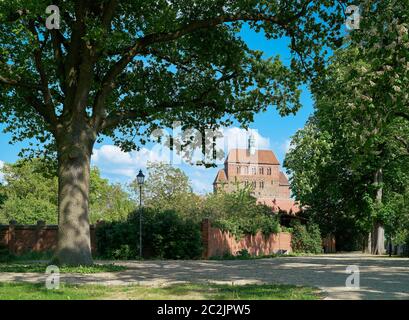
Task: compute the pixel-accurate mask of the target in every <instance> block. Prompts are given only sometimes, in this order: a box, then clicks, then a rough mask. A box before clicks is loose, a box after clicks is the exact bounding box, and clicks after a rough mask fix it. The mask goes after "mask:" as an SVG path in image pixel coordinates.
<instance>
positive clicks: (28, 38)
mask: <svg viewBox="0 0 409 320" xmlns="http://www.w3.org/2000/svg"><path fill="white" fill-rule="evenodd" d="M341 3H342V2H341V1H335V0H334V1H330V0H325V1H322V0H320V1H313V0H302V1H293V0H287V1H282V0H280V1H261V0H260V1H255V0H251V1H247V0H237V1H213V0H182V1H153V0H152V1H146V0H126V1H117V0H98V1H88V0H86V1H83V0H81V1H79V0H77V1H55V2H54V4H55V5H57V6H58V7H59V11H60V13H61V17H62V20H61V29H52V30H48V29H46V27H45V20H46V18H47V16H46V14H45V8H46V7H47V6H48V5H49V2H48V1H44V0H35V1H19V0H17V1H16V0H6V1H1V3H0V85H1V87H0V88H1V90H0V112H1V118H0V121H1V122H2V123H5V124H6V125H7V128H6V131H9V132H12V133H13V134H14V138H13V140H15V141H16V140H17V141H18V140H23V139H26V138H37V139H38V141H39V142H40V143H45V144H46V145H48V146H50V147H51V150H52V151H54V152H56V154H57V158H58V179H59V180H58V181H59V189H58V190H59V195H58V199H59V205H58V208H59V236H58V249H57V256H58V260H59V261H60V262H61V263H66V264H90V263H92V258H91V250H90V237H89V215H88V204H89V178H90V175H89V172H90V158H91V153H92V149H93V146H94V143H95V142H96V141H97V140H100V139H101V138H102V137H103V136H104V135H107V136H110V137H111V138H112V139H113V140H114V141H115V142H116V143H117V144H118V145H120V146H121V147H122V148H123V149H124V150H129V149H131V148H136V147H137V142H136V141H134V140H133V139H132V138H133V137H135V136H137V137H139V138H140V141H141V142H142V143H143V142H144V141H145V139H146V137H145V135H149V133H150V132H151V131H152V130H154V129H156V128H157V127H158V126H169V125H170V124H171V123H172V122H173V121H180V122H181V123H182V125H183V126H184V127H189V126H191V127H194V128H196V129H202V128H203V127H204V126H206V125H207V126H215V125H216V124H220V123H221V122H220V121H219V120H220V119H223V120H224V121H223V123H224V124H228V123H231V120H232V117H230V116H229V115H234V117H235V118H236V119H238V121H239V122H241V123H243V124H246V123H248V121H251V120H252V119H253V114H254V113H255V112H257V111H261V110H266V109H267V107H269V106H276V107H277V109H278V110H279V112H280V114H282V115H285V114H288V113H292V112H296V111H297V109H298V108H299V106H300V103H299V95H300V91H299V89H298V88H299V85H300V84H301V83H302V82H303V81H305V80H307V77H308V76H311V75H313V74H315V73H316V72H318V71H319V70H321V69H322V66H323V63H324V58H323V57H324V55H325V54H326V52H325V50H324V47H325V46H326V45H333V44H334V43H336V44H339V36H340V32H339V28H340V25H341V23H343V8H342V5H341ZM244 23H248V24H249V25H250V27H251V28H252V29H253V30H256V31H261V30H263V31H264V33H265V36H266V37H267V38H269V39H271V38H278V37H283V36H287V37H288V38H289V46H290V50H291V52H292V57H291V63H290V66H289V67H287V66H285V65H283V63H282V62H281V60H280V59H279V57H275V58H271V59H263V57H262V53H261V52H259V51H254V50H250V49H249V48H248V47H247V45H246V44H245V43H244V41H243V40H242V39H241V38H240V37H239V34H238V31H240V29H241V27H242V26H243V24H244Z"/></svg>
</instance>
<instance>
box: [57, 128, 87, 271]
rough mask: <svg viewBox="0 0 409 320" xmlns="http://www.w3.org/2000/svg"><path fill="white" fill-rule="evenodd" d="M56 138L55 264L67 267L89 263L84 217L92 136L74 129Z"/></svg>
mask: <svg viewBox="0 0 409 320" xmlns="http://www.w3.org/2000/svg"><path fill="white" fill-rule="evenodd" d="M68 131H69V132H66V134H62V137H61V138H60V139H58V140H59V141H57V144H58V246H57V256H56V258H57V261H58V263H59V264H67V265H90V264H92V263H93V261H92V255H91V242H90V224H89V217H88V198H89V182H90V162H91V154H92V148H93V145H94V142H95V139H94V135H93V134H92V133H91V134H90V132H87V130H86V128H84V126H83V127H81V126H77V127H76V128H73V129H72V130H71V129H70V130H68Z"/></svg>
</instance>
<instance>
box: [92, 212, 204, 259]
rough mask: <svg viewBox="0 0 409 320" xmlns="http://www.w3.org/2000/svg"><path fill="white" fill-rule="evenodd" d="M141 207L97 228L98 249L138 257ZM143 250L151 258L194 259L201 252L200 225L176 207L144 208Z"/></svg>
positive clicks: (114, 255) (122, 256)
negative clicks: (119, 220)
mask: <svg viewBox="0 0 409 320" xmlns="http://www.w3.org/2000/svg"><path fill="white" fill-rule="evenodd" d="M139 213H140V212H139V211H137V212H135V213H134V214H131V215H130V217H129V218H128V220H127V221H126V222H113V223H109V224H106V225H104V226H101V227H99V228H98V229H97V243H98V253H99V255H101V257H103V258H109V259H135V258H138V254H139ZM142 217H143V222H142V241H143V244H142V245H143V254H144V256H145V257H150V258H163V259H194V258H198V257H200V256H201V253H202V241H201V233H200V225H199V224H198V223H195V222H193V221H192V220H189V219H183V218H182V217H180V216H179V215H178V214H177V213H176V212H175V211H172V210H166V211H158V210H155V209H144V210H143V213H142Z"/></svg>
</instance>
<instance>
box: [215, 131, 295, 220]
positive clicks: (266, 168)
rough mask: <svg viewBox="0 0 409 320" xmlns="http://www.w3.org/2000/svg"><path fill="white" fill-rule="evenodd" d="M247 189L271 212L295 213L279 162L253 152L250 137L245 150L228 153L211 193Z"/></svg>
mask: <svg viewBox="0 0 409 320" xmlns="http://www.w3.org/2000/svg"><path fill="white" fill-rule="evenodd" d="M246 186H247V187H249V186H251V189H252V194H253V196H254V197H256V198H257V202H258V203H262V204H266V205H268V206H270V207H271V208H272V209H273V211H275V212H286V213H288V214H295V213H297V212H298V211H299V207H298V206H297V204H296V202H295V201H294V200H293V199H292V198H291V190H290V184H289V182H288V179H287V177H286V176H285V174H284V173H283V172H282V171H280V162H279V161H278V160H277V157H276V156H275V154H274V152H273V151H272V150H256V147H255V139H254V137H253V136H252V135H251V136H250V138H249V140H248V147H247V149H231V150H230V151H229V154H228V156H227V158H226V160H225V162H224V169H221V170H219V171H218V173H217V175H216V179H215V180H214V182H213V190H214V192H217V191H218V190H224V191H226V192H232V191H234V190H237V188H238V187H246Z"/></svg>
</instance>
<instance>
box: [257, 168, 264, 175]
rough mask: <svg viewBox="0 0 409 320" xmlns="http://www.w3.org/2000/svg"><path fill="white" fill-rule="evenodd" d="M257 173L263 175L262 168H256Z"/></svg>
mask: <svg viewBox="0 0 409 320" xmlns="http://www.w3.org/2000/svg"><path fill="white" fill-rule="evenodd" d="M258 173H259V174H261V175H263V174H264V168H263V167H260V168H258Z"/></svg>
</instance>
